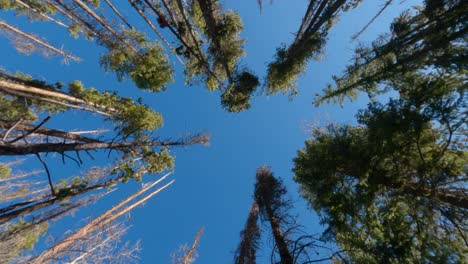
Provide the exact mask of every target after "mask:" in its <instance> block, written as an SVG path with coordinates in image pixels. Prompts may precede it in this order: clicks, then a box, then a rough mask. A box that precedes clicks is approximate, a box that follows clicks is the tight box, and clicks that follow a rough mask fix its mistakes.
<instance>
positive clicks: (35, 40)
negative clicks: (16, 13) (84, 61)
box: [0, 20, 81, 61]
mask: <svg viewBox="0 0 468 264" xmlns="http://www.w3.org/2000/svg"><path fill="white" fill-rule="evenodd" d="M0 27H2V28H4V29H6V30H7V32H12V33H14V34H16V35H18V36H20V37H22V38H24V39H26V40H28V41H31V43H34V44H35V45H38V47H41V48H43V49H45V50H47V51H50V52H52V53H53V54H57V55H60V56H62V57H64V58H65V59H71V60H73V61H81V59H80V58H78V57H75V56H72V55H71V54H69V53H67V52H65V51H63V50H61V49H58V48H56V47H54V46H53V45H51V44H49V43H47V42H45V41H43V40H41V39H39V38H37V37H35V36H33V35H30V34H28V33H25V32H23V31H21V30H20V29H18V28H15V27H13V26H11V25H9V24H7V23H5V22H4V21H3V20H0Z"/></svg>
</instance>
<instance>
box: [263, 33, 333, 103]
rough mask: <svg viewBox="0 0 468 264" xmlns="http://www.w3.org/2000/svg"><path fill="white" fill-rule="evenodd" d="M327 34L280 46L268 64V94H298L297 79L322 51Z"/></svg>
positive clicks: (315, 35)
mask: <svg viewBox="0 0 468 264" xmlns="http://www.w3.org/2000/svg"><path fill="white" fill-rule="evenodd" d="M325 36H326V34H314V35H312V36H311V37H310V38H309V39H308V40H307V41H305V42H304V43H299V44H295V45H294V44H293V45H292V46H291V47H289V48H288V49H286V47H280V48H278V49H277V51H276V55H275V60H274V61H273V62H272V63H270V64H269V65H268V73H267V80H266V81H267V87H268V91H267V92H268V94H274V93H278V92H280V91H282V92H283V93H284V94H287V93H290V95H296V94H297V90H296V86H297V84H296V80H297V78H298V77H299V76H300V75H301V74H302V73H304V72H305V70H306V67H307V61H308V60H309V59H310V58H312V57H313V56H318V55H319V54H320V53H321V50H322V48H323V45H324V44H325Z"/></svg>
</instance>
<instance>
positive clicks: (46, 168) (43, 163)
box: [36, 153, 56, 196]
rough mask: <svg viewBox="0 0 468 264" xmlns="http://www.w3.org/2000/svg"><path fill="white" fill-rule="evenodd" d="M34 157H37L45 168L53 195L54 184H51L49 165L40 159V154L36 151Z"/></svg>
mask: <svg viewBox="0 0 468 264" xmlns="http://www.w3.org/2000/svg"><path fill="white" fill-rule="evenodd" d="M36 157H37V158H38V159H39V161H40V162H41V163H42V165H43V166H44V169H45V171H46V173H47V180H48V181H49V186H50V191H51V192H52V195H53V196H55V194H56V193H55V189H54V185H53V184H52V178H51V176H50V171H49V167H48V166H47V163H45V161H44V160H43V159H42V157H41V154H39V153H37V154H36Z"/></svg>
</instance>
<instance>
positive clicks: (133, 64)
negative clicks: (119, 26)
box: [100, 29, 173, 92]
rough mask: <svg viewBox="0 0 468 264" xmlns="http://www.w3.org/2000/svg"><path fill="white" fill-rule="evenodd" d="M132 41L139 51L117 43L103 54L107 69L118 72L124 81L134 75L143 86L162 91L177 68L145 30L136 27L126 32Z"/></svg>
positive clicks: (101, 60)
mask: <svg viewBox="0 0 468 264" xmlns="http://www.w3.org/2000/svg"><path fill="white" fill-rule="evenodd" d="M122 34H123V35H124V36H125V39H127V40H128V45H129V46H130V47H133V48H139V52H138V53H135V52H134V51H133V50H132V49H131V48H129V46H128V45H123V44H116V45H114V46H112V47H109V51H108V52H107V53H105V54H103V55H102V56H101V59H100V63H101V65H102V66H103V67H104V68H105V69H106V71H108V70H111V71H113V72H115V73H116V74H117V77H118V79H119V80H120V81H121V80H123V79H124V78H125V77H126V76H128V77H130V79H132V81H134V82H135V84H136V86H137V87H138V88H140V89H144V90H149V91H152V92H158V91H160V90H165V89H166V83H168V82H172V81H173V78H172V74H173V70H172V68H171V67H170V65H169V61H168V58H167V56H166V55H165V54H164V51H163V48H162V47H161V45H160V44H159V43H156V42H155V43H149V42H147V41H146V40H145V39H144V37H145V36H144V34H142V33H139V32H137V31H135V30H134V29H132V30H127V31H124V32H123V33H122Z"/></svg>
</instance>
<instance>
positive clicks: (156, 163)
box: [143, 148, 174, 173]
mask: <svg viewBox="0 0 468 264" xmlns="http://www.w3.org/2000/svg"><path fill="white" fill-rule="evenodd" d="M143 160H144V161H145V162H146V164H147V165H146V169H147V170H148V172H149V173H161V172H163V171H165V170H167V169H172V168H174V157H172V156H171V155H170V153H169V149H168V148H163V149H162V150H161V151H160V152H159V153H157V152H155V151H152V150H148V149H147V150H144V151H143Z"/></svg>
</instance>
